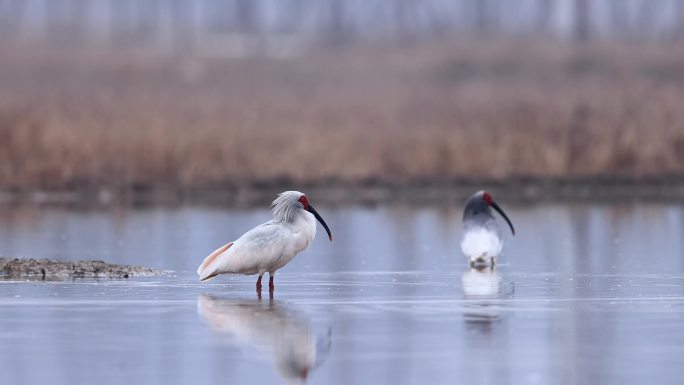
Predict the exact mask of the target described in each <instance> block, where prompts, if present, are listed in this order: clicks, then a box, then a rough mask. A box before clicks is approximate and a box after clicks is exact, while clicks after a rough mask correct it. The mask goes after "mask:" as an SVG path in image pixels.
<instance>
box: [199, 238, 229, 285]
mask: <svg viewBox="0 0 684 385" xmlns="http://www.w3.org/2000/svg"><path fill="white" fill-rule="evenodd" d="M231 246H233V242H230V243H227V244H225V245H223V246H221V247H219V248H218V249H216V250H215V251H214V252H213V253H211V254H209V256H208V257H206V258H204V261H203V262H202V264H201V265H200V266H199V267H198V268H197V274H198V275H199V277H200V281H206V280H209V279H211V278H214V277H215V276H217V275H218V274H219V273H218V272H217V271H216V270H217V266H216V265H215V264H213V263H212V262H214V261H215V260H216V258H217V257H218V256H219V255H221V254H222V253H223V252H225V251H226V250H228V249H230V247H231Z"/></svg>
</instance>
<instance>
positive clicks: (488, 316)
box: [462, 266, 502, 334]
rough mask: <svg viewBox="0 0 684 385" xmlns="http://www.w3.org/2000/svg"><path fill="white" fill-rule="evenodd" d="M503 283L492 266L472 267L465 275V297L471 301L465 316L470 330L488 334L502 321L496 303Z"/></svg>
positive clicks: (463, 280) (467, 303) (468, 303)
mask: <svg viewBox="0 0 684 385" xmlns="http://www.w3.org/2000/svg"><path fill="white" fill-rule="evenodd" d="M501 282H502V278H501V274H499V273H498V272H497V271H496V268H495V267H491V266H482V267H471V268H470V269H469V270H468V271H466V272H464V273H463V276H462V283H463V297H464V298H465V299H467V300H469V301H467V302H466V303H465V305H464V306H465V309H464V312H463V316H464V318H465V321H466V325H467V326H468V327H469V328H472V329H474V330H477V331H480V332H483V333H487V334H488V333H490V332H491V331H492V330H493V328H494V326H495V325H496V324H497V323H499V322H500V321H501V315H500V312H499V310H500V309H499V306H498V304H497V303H496V300H497V299H498V298H499V297H500V295H501Z"/></svg>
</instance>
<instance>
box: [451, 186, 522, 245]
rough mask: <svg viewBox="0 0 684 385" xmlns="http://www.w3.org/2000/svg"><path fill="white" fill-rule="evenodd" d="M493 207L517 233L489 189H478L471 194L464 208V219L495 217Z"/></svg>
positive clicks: (512, 230) (513, 231)
mask: <svg viewBox="0 0 684 385" xmlns="http://www.w3.org/2000/svg"><path fill="white" fill-rule="evenodd" d="M492 208H493V209H494V210H496V211H497V212H498V213H499V214H501V216H502V217H503V218H504V219H505V220H506V222H507V223H508V226H509V227H510V228H511V232H512V233H513V235H515V229H514V228H513V224H512V223H511V221H510V219H508V216H507V215H506V213H505V212H504V211H503V209H501V207H499V205H498V204H497V203H496V202H495V201H494V198H492V195H491V194H490V193H488V192H487V191H478V192H476V193H475V194H473V195H471V196H470V197H469V198H468V200H467V201H466V204H465V209H464V210H463V221H466V220H469V219H473V218H476V217H492V218H493V217H494V215H493V214H492Z"/></svg>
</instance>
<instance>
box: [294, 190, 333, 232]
mask: <svg viewBox="0 0 684 385" xmlns="http://www.w3.org/2000/svg"><path fill="white" fill-rule="evenodd" d="M298 200H299V203H301V204H302V206H304V210H306V211H308V212H310V213H311V214H313V215H314V217H316V219H317V220H318V221H319V222H320V223H321V225H323V228H324V229H325V232H326V233H328V238H329V239H330V240H331V241H332V234H331V233H330V229H329V228H328V225H327V224H326V223H325V221H324V220H323V218H322V217H321V216H320V215H319V214H318V213H317V212H316V210H315V209H314V208H313V206H311V205H310V204H309V200H308V199H306V195H302V196H300V197H299V199H298Z"/></svg>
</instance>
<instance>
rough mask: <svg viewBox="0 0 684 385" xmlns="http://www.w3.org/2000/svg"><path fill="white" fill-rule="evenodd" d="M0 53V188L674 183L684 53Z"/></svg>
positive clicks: (440, 48)
mask: <svg viewBox="0 0 684 385" xmlns="http://www.w3.org/2000/svg"><path fill="white" fill-rule="evenodd" d="M2 52H3V60H2V61H0V84H2V87H0V186H1V187H2V188H4V189H18V190H30V189H79V188H93V187H102V186H104V187H110V188H123V189H127V188H131V187H133V188H135V187H163V188H181V189H187V188H198V189H203V188H207V189H211V188H217V187H224V186H229V185H238V184H241V183H244V182H248V181H252V182H253V181H271V180H287V181H290V182H293V183H316V182H324V181H329V180H337V181H345V182H358V181H367V180H378V181H389V182H410V181H419V180H420V181H426V180H445V179H453V178H478V179H493V180H496V179H502V178H508V177H519V176H528V177H566V176H570V177H586V176H592V175H623V176H624V175H628V176H634V177H644V176H654V175H655V176H657V175H670V174H671V175H684V108H682V106H683V104H682V101H683V100H684V51H682V50H681V47H668V46H661V47H643V46H632V47H629V46H601V45H594V46H588V47H587V46H585V47H577V46H570V45H568V46H561V45H552V44H547V43H531V42H527V43H521V42H508V43H488V44H479V45H475V44H466V43H462V44H456V43H453V44H452V43H449V44H447V43H435V44H422V45H420V46H409V47H402V48H398V47H387V46H385V47H357V48H345V49H339V50H335V51H329V50H321V51H319V52H316V53H311V54H307V55H305V56H302V57H299V58H294V59H281V60H269V59H258V58H255V59H216V58H213V59H212V58H190V57H161V56H152V55H149V56H146V55H144V54H133V53H122V52H114V53H93V52H81V51H78V50H75V51H70V50H68V49H63V50H59V51H58V50H56V49H51V48H49V47H47V48H46V47H42V48H41V49H35V47H34V48H26V47H16V46H15V47H10V46H4V47H2Z"/></svg>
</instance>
